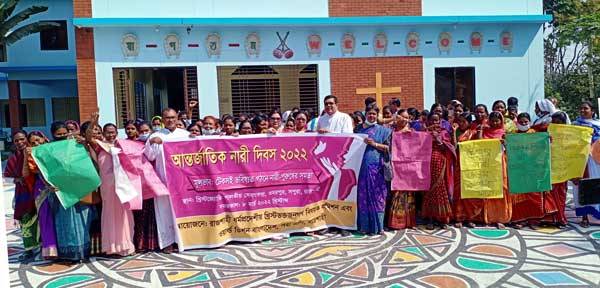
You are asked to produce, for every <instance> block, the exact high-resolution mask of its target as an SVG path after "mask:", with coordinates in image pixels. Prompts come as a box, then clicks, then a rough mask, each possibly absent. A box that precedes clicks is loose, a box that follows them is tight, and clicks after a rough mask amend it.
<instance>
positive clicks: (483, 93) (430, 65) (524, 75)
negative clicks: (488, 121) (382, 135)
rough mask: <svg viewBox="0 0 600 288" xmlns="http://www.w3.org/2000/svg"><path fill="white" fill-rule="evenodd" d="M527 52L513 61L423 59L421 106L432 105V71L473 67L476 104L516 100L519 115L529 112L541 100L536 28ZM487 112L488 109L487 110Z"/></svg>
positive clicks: (540, 53)
mask: <svg viewBox="0 0 600 288" xmlns="http://www.w3.org/2000/svg"><path fill="white" fill-rule="evenodd" d="M536 32H537V33H536V35H535V36H533V37H534V40H533V41H532V42H531V43H529V44H528V45H527V48H528V49H527V52H526V53H525V54H524V55H522V56H515V57H505V58H497V57H477V58H475V57H451V58H425V59H424V60H423V65H424V67H423V79H424V82H423V84H424V92H425V106H426V107H429V106H430V105H431V104H433V103H434V101H435V68H440V67H475V94H476V96H475V97H476V102H477V103H482V104H486V105H488V107H489V106H491V105H492V103H493V102H494V101H495V100H498V99H502V100H504V101H506V99H507V98H508V97H517V98H518V99H519V108H520V110H522V111H529V112H532V111H533V108H534V103H535V100H538V99H542V98H544V58H543V44H544V40H543V31H542V28H539V29H538V30H537V31H536ZM490 108H491V107H490Z"/></svg>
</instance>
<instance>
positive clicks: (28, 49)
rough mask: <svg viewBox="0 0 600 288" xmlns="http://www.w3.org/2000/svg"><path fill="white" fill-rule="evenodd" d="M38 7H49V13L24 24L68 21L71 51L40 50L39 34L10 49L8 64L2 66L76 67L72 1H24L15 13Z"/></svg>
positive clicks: (0, 64)
mask: <svg viewBox="0 0 600 288" xmlns="http://www.w3.org/2000/svg"><path fill="white" fill-rule="evenodd" d="M33 5H37V6H47V7H48V11H46V12H44V13H41V14H37V15H34V16H32V17H31V18H29V19H28V20H26V21H24V22H23V24H27V23H31V22H35V21H39V20H67V31H68V39H69V50H58V51H42V50H40V36H39V34H33V35H29V36H27V37H25V38H23V39H22V40H21V41H19V42H17V43H15V44H13V45H12V46H9V47H8V62H5V63H0V67H1V66H74V65H75V30H74V26H73V25H72V23H73V21H72V18H73V2H72V0H40V1H34V0H23V1H21V2H20V3H19V5H17V8H16V9H15V12H18V11H21V10H22V9H24V8H27V7H30V6H33Z"/></svg>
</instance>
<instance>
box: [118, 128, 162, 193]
mask: <svg viewBox="0 0 600 288" xmlns="http://www.w3.org/2000/svg"><path fill="white" fill-rule="evenodd" d="M117 145H118V146H119V147H120V148H121V153H119V160H120V162H121V166H122V168H123V169H124V170H125V171H126V172H127V176H128V177H129V180H130V181H131V182H133V186H134V187H135V188H136V189H141V195H143V198H144V199H150V198H154V197H156V196H163V195H169V190H167V187H166V186H165V184H164V183H163V182H162V181H161V180H160V178H158V175H157V174H156V171H155V170H154V167H153V166H152V163H150V161H148V159H146V156H144V143H143V142H139V141H131V140H124V139H119V140H117Z"/></svg>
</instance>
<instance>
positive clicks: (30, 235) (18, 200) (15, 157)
mask: <svg viewBox="0 0 600 288" xmlns="http://www.w3.org/2000/svg"><path fill="white" fill-rule="evenodd" d="M12 140H13V144H14V146H15V152H14V153H13V154H12V155H11V156H10V157H9V158H8V161H7V163H6V169H5V170H4V177H8V178H13V183H15V196H14V199H15V200H14V201H15V202H14V203H15V206H14V219H15V220H17V221H19V223H20V226H21V235H22V237H23V248H24V250H25V251H24V252H23V254H22V255H21V257H19V260H20V261H27V260H29V259H30V258H33V255H34V253H33V250H35V249H36V248H37V247H38V246H39V243H38V233H37V231H38V221H37V213H36V209H35V199H34V197H33V193H31V190H32V188H33V187H32V186H33V185H32V184H33V181H32V179H31V178H30V177H24V175H23V167H24V166H26V165H25V161H26V159H27V158H26V153H25V150H26V149H27V148H28V146H29V142H28V141H27V133H25V132H24V131H17V132H15V133H13V135H12Z"/></svg>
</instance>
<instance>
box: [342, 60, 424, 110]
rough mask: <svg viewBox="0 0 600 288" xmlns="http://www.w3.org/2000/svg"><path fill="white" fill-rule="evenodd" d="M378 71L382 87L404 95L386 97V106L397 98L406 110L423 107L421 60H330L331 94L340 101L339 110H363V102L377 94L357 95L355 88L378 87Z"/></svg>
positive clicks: (388, 95) (384, 97)
mask: <svg viewBox="0 0 600 288" xmlns="http://www.w3.org/2000/svg"><path fill="white" fill-rule="evenodd" d="M400 67H401V68H400ZM377 72H381V76H382V85H383V87H392V86H400V87H401V88H402V92H401V93H397V94H383V101H384V103H387V102H388V101H389V100H390V99H391V98H392V97H397V98H400V99H401V101H402V106H403V107H418V108H422V106H423V78H422V75H423V58H422V57H385V58H374V57H370V58H358V59H342V58H338V59H331V92H332V93H333V95H336V96H337V97H338V98H339V99H340V101H339V104H338V108H339V109H340V110H342V111H344V112H352V111H356V110H359V111H362V110H363V109H364V108H365V104H364V99H365V98H366V97H369V96H372V97H375V95H356V88H372V87H375V73H377Z"/></svg>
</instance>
